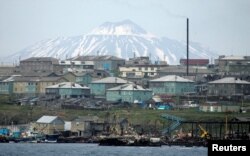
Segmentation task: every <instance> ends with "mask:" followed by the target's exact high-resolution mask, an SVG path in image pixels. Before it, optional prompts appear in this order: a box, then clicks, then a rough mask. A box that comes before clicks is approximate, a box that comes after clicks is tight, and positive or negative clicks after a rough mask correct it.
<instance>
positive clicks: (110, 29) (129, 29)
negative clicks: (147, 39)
mask: <svg viewBox="0 0 250 156" xmlns="http://www.w3.org/2000/svg"><path fill="white" fill-rule="evenodd" d="M90 34H91V35H134V36H136V35H147V32H146V31H145V30H143V29H142V28H141V27H140V26H138V25H137V24H135V23H133V22H132V21H130V20H124V21H121V22H117V23H112V22H105V23H103V24H102V25H100V26H99V27H97V28H95V29H94V30H93V31H92V32H91V33H90Z"/></svg>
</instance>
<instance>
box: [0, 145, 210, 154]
mask: <svg viewBox="0 0 250 156" xmlns="http://www.w3.org/2000/svg"><path fill="white" fill-rule="evenodd" d="M206 155H207V148H204V147H181V146H171V147H169V146H162V147H113V146H98V145H97V144H28V143H6V144H5V143H2V144H0V156H206Z"/></svg>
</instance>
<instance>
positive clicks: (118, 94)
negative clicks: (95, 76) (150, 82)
mask: <svg viewBox="0 0 250 156" xmlns="http://www.w3.org/2000/svg"><path fill="white" fill-rule="evenodd" d="M151 98H152V90H150V89H144V88H143V87H141V86H139V85H135V84H124V85H121V86H117V87H114V88H110V89H108V90H107V94H106V99H107V101H113V102H116V101H121V102H129V103H134V102H135V101H138V102H143V101H147V100H149V99H151Z"/></svg>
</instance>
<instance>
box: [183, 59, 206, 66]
mask: <svg viewBox="0 0 250 156" xmlns="http://www.w3.org/2000/svg"><path fill="white" fill-rule="evenodd" d="M180 64H182V65H187V59H180ZM188 64H189V65H208V64H209V59H188Z"/></svg>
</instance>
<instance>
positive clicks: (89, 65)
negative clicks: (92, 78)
mask: <svg viewBox="0 0 250 156" xmlns="http://www.w3.org/2000/svg"><path fill="white" fill-rule="evenodd" d="M59 66H61V68H62V69H63V73H66V72H69V71H77V70H93V69H94V61H77V60H61V61H59Z"/></svg>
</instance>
